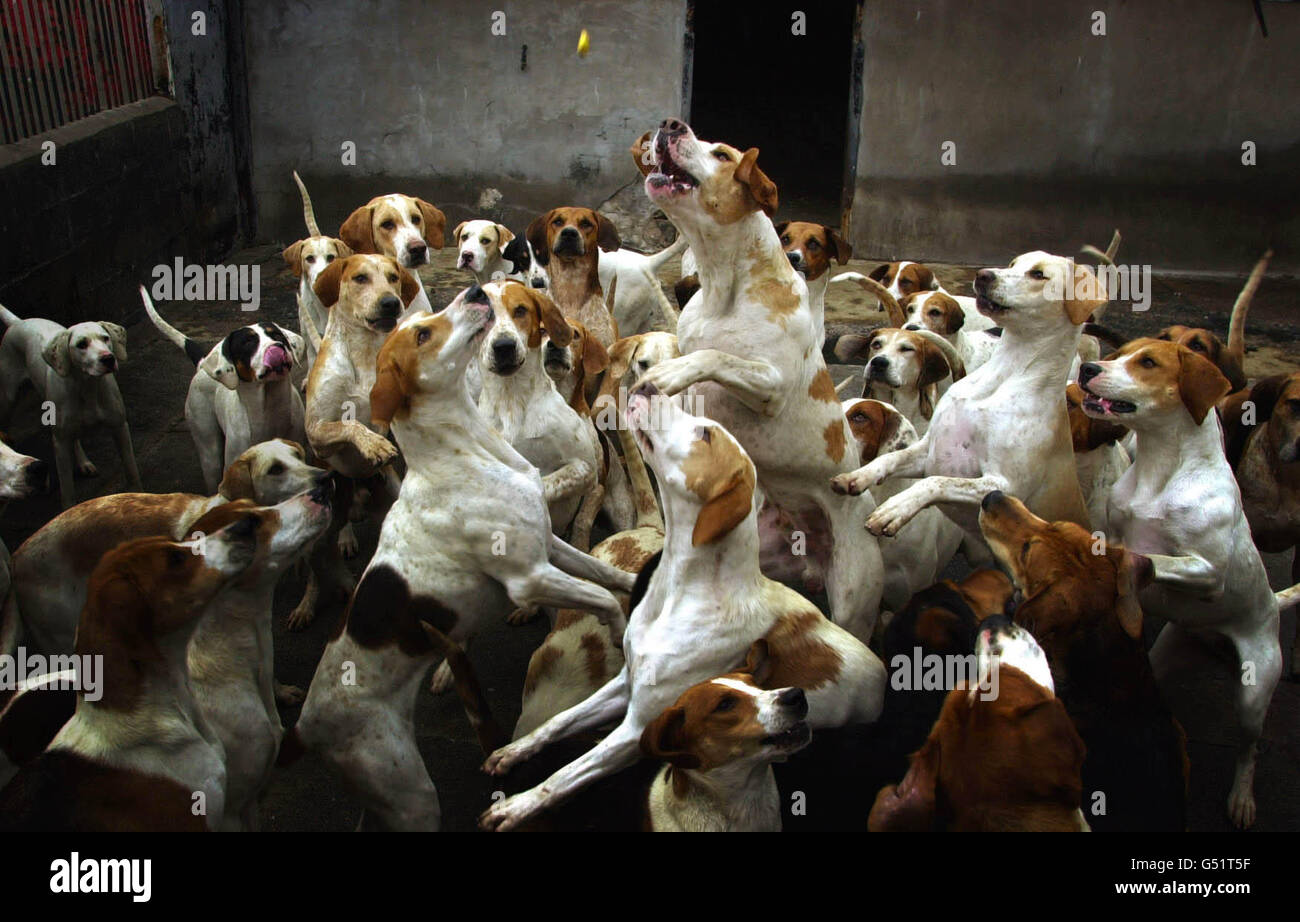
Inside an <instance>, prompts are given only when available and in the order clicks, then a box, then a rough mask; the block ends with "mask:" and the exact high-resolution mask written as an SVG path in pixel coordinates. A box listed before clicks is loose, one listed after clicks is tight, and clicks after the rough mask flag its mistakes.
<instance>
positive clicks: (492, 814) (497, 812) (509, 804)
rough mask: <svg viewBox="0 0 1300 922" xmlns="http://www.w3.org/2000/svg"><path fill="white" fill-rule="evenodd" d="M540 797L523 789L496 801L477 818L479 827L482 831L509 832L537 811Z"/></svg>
mask: <svg viewBox="0 0 1300 922" xmlns="http://www.w3.org/2000/svg"><path fill="white" fill-rule="evenodd" d="M540 806H541V797H540V796H539V795H537V794H534V793H533V792H532V791H524V792H523V793H522V794H516V795H515V796H513V797H507V798H506V799H505V800H500V801H497V802H496V803H495V804H493V805H492V806H491V807H489V808H488V809H487V810H484V811H483V813H482V815H481V816H479V818H478V826H479V829H482V830H483V831H484V832H509V831H510V830H511V829H514V828H515V827H516V826H518V825H519V824H520V823H522V822H523V821H524V820H526V819H528V818H529V817H530V816H532V815H533V814H534V813H536V812H537V810H538V809H539V807H540Z"/></svg>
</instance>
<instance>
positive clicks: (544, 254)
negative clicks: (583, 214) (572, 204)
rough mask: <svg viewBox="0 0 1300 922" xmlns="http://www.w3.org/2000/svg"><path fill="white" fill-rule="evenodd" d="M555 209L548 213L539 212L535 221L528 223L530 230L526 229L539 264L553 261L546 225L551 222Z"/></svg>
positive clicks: (525, 232) (525, 235)
mask: <svg viewBox="0 0 1300 922" xmlns="http://www.w3.org/2000/svg"><path fill="white" fill-rule="evenodd" d="M554 213H555V209H553V208H552V209H551V210H550V211H548V212H546V214H539V215H538V216H537V217H535V218H533V223H532V224H529V225H528V230H526V231H524V237H525V238H526V239H527V240H528V245H529V246H531V247H532V248H533V258H534V259H536V260H537V265H539V266H544V265H546V264H547V263H549V262H550V261H551V248H550V246H549V244H548V242H547V240H546V225H548V224H550V223H551V215H552V214H554Z"/></svg>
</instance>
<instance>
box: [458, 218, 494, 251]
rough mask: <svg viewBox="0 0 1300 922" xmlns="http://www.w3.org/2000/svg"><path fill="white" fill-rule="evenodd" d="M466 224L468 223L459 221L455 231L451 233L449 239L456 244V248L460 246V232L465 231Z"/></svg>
mask: <svg viewBox="0 0 1300 922" xmlns="http://www.w3.org/2000/svg"><path fill="white" fill-rule="evenodd" d="M468 223H469V222H468V221H461V222H460V223H459V224H457V225H456V229H455V230H454V231H452V232H451V239H452V241H453V242H454V243H455V244H456V246H460V232H461V231H463V230H464V229H465V225H466V224H468ZM498 226H499V225H498Z"/></svg>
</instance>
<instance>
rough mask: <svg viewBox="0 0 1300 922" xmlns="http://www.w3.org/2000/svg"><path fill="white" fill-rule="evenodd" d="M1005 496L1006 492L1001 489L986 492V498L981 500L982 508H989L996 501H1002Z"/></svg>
mask: <svg viewBox="0 0 1300 922" xmlns="http://www.w3.org/2000/svg"><path fill="white" fill-rule="evenodd" d="M1003 498H1004V494H1003V493H1002V491H1001V490H990V491H989V492H988V493H985V494H984V498H983V499H982V500H980V508H981V509H987V508H989V506H992V505H993V504H994V503H1000V502H1002V500H1003Z"/></svg>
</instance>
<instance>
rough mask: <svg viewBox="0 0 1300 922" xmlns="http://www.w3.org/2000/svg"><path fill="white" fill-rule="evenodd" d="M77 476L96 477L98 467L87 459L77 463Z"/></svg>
mask: <svg viewBox="0 0 1300 922" xmlns="http://www.w3.org/2000/svg"><path fill="white" fill-rule="evenodd" d="M77 476H78V477H98V476H99V468H97V467H95V465H94V462H91V461H87V462H85V463H84V464H78V465H77Z"/></svg>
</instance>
